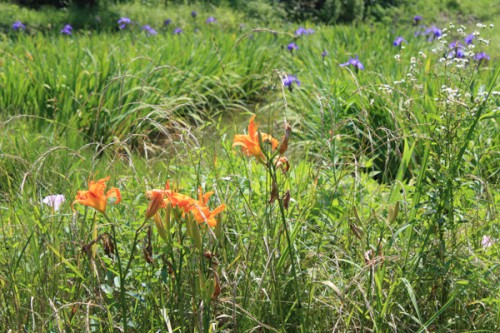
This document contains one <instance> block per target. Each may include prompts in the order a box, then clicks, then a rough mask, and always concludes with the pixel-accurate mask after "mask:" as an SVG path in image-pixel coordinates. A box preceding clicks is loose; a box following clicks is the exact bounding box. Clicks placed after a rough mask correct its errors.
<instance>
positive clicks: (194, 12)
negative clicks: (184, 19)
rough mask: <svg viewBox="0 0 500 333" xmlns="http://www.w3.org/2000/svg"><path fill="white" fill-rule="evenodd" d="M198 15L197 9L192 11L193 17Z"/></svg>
mask: <svg viewBox="0 0 500 333" xmlns="http://www.w3.org/2000/svg"><path fill="white" fill-rule="evenodd" d="M196 16H198V13H197V12H196V11H195V10H193V11H192V12H191V17H192V18H196Z"/></svg>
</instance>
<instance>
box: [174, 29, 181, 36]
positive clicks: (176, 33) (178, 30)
mask: <svg viewBox="0 0 500 333" xmlns="http://www.w3.org/2000/svg"><path fill="white" fill-rule="evenodd" d="M181 33H182V29H181V28H175V30H174V35H180V34H181Z"/></svg>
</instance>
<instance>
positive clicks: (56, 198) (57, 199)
mask: <svg viewBox="0 0 500 333" xmlns="http://www.w3.org/2000/svg"><path fill="white" fill-rule="evenodd" d="M64 201H66V198H65V197H64V195H62V194H53V195H49V196H47V197H45V198H44V199H43V200H42V202H43V203H44V204H46V205H49V206H50V207H52V209H53V210H54V211H56V212H57V211H58V210H59V209H60V208H61V205H62V204H63V202H64Z"/></svg>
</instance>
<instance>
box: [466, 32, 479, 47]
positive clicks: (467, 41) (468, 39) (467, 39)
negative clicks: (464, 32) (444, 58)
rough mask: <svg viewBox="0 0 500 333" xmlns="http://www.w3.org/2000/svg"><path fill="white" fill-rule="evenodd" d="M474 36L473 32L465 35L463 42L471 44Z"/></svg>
mask: <svg viewBox="0 0 500 333" xmlns="http://www.w3.org/2000/svg"><path fill="white" fill-rule="evenodd" d="M474 38H476V36H474V34H470V35H468V36H467V37H465V39H464V42H465V44H467V45H470V44H472V42H473V41H474Z"/></svg>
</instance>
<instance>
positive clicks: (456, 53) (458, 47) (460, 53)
mask: <svg viewBox="0 0 500 333" xmlns="http://www.w3.org/2000/svg"><path fill="white" fill-rule="evenodd" d="M464 48H465V47H464V46H463V45H462V43H461V42H459V41H454V42H453V43H450V49H453V51H452V52H450V54H449V55H448V57H450V58H453V57H455V58H464V57H465V53H464Z"/></svg>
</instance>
